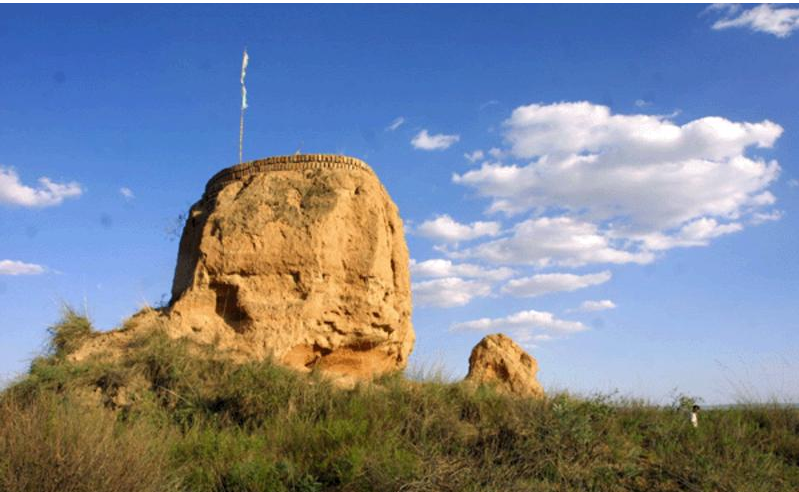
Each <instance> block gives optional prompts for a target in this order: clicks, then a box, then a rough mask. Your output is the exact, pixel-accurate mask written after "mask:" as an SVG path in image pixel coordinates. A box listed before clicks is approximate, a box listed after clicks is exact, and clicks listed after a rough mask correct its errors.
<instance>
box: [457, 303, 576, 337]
mask: <svg viewBox="0 0 799 492" xmlns="http://www.w3.org/2000/svg"><path fill="white" fill-rule="evenodd" d="M586 329H588V328H587V327H586V326H585V325H584V324H582V323H580V322H578V321H566V320H562V319H558V318H556V317H555V316H554V315H553V314H552V313H548V312H545V311H535V310H532V309H531V310H529V311H520V312H518V313H515V314H511V315H509V316H505V317H504V318H481V319H476V320H473V321H466V322H463V323H455V324H454V325H452V327H451V330H453V331H460V330H470V331H511V332H513V333H515V334H516V336H517V337H518V338H519V339H521V340H530V339H531V338H532V336H533V331H535V330H548V331H553V332H557V333H573V332H578V331H584V330H586Z"/></svg>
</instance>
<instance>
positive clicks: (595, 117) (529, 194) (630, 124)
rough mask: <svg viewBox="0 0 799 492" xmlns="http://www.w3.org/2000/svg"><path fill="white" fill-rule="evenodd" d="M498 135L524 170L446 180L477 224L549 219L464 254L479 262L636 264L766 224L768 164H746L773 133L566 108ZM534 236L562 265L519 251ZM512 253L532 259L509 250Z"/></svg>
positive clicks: (751, 126)
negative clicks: (475, 202)
mask: <svg viewBox="0 0 799 492" xmlns="http://www.w3.org/2000/svg"><path fill="white" fill-rule="evenodd" d="M504 127H505V139H506V141H507V143H508V145H509V150H508V154H510V157H511V158H515V159H517V160H523V161H526V164H506V163H503V162H502V156H500V157H499V160H497V161H494V162H485V163H483V165H482V166H481V167H480V168H479V169H474V170H471V171H469V172H466V173H463V174H460V175H459V174H455V175H454V176H453V181H454V182H455V183H458V184H461V185H464V186H469V187H472V188H474V189H475V190H477V192H478V193H479V194H480V195H482V196H485V197H488V198H490V199H491V205H490V207H489V209H488V212H489V213H494V212H504V213H506V214H509V215H513V214H518V213H521V212H526V211H532V212H533V213H534V214H535V215H538V216H541V215H549V216H552V215H553V214H554V215H556V217H554V218H550V219H531V220H529V221H526V222H522V223H520V224H518V225H517V234H516V237H514V238H510V239H503V240H498V241H497V242H495V243H493V244H489V245H486V246H484V247H483V248H482V249H477V250H474V251H472V252H473V253H478V254H479V255H480V256H485V257H493V258H494V259H495V260H501V259H502V257H506V258H507V259H513V258H517V259H518V258H520V257H524V258H526V259H527V260H528V261H527V262H532V263H535V262H537V261H538V260H541V259H546V258H551V259H554V260H556V259H557V258H558V257H559V256H566V257H569V256H571V258H564V261H562V263H564V264H569V263H571V264H574V265H577V264H585V263H591V262H609V263H626V262H638V263H645V262H647V261H651V255H648V254H647V253H651V250H663V249H668V248H669V247H680V246H694V245H705V244H708V240H709V239H712V238H714V237H718V236H720V235H723V234H728V233H730V232H736V231H738V230H741V228H742V226H741V223H742V221H745V219H746V218H747V217H751V216H752V215H753V214H755V213H768V211H767V210H764V209H767V208H768V207H769V206H771V205H773V204H774V202H775V197H774V196H773V195H772V194H771V192H770V191H769V190H768V188H769V186H770V185H771V184H773V183H774V182H775V180H776V179H777V178H778V176H779V172H780V166H779V164H778V163H777V162H776V161H765V160H763V159H760V158H757V157H753V156H751V155H748V151H749V150H750V149H752V148H769V147H772V146H773V145H774V142H775V141H776V140H777V139H778V138H779V137H780V135H781V134H782V131H783V129H782V127H781V126H780V125H778V124H776V123H773V122H771V121H768V120H764V121H761V122H756V123H750V122H733V121H729V120H727V119H724V118H720V117H706V118H700V119H697V120H694V121H690V122H688V123H685V124H682V125H678V124H676V123H674V122H672V121H671V120H670V119H669V117H666V116H657V115H640V114H638V115H617V114H612V113H611V111H610V109H609V108H607V107H606V106H600V105H595V104H591V103H588V102H572V103H569V102H566V103H557V104H550V105H539V104H531V105H528V106H522V107H519V108H517V109H516V110H514V111H513V113H512V114H511V116H510V118H508V119H507V120H506V121H505V123H504ZM544 226H546V227H547V228H555V229H558V230H561V232H562V233H563V234H557V235H556V237H557V238H559V240H558V241H557V244H555V245H553V247H552V248H550V249H553V250H555V251H554V253H557V252H558V251H560V252H563V253H564V254H563V255H560V254H551V255H550V254H549V253H547V252H544V251H542V250H543V249H546V248H543V247H542V246H537V245H535V244H532V242H531V241H529V240H525V238H528V237H529V236H531V235H532V236H535V237H540V236H541V232H542V231H540V230H539V229H542V228H543V227H544ZM577 237H580V238H582V239H584V240H586V241H588V243H585V242H583V241H576V240H574V239H575V238H577ZM570 239H572V240H570ZM549 242H550V243H552V242H553V241H552V240H549ZM520 243H523V244H524V246H525V247H527V246H529V247H530V248H532V250H533V253H529V252H528V253H523V252H522V251H520V250H519V248H513V246H514V245H517V246H519V245H520ZM569 251H574V252H576V253H579V254H577V255H576V256H573V255H571V254H569ZM543 263H546V261H543Z"/></svg>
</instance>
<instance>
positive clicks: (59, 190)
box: [0, 167, 83, 207]
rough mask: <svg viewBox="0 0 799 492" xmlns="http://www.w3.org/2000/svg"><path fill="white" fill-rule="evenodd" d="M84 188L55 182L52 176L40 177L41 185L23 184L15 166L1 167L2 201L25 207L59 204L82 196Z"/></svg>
mask: <svg viewBox="0 0 799 492" xmlns="http://www.w3.org/2000/svg"><path fill="white" fill-rule="evenodd" d="M81 193H83V189H82V188H81V186H80V185H79V184H78V183H75V182H71V183H64V184H62V183H55V182H53V181H51V180H50V178H47V177H42V178H39V186H38V187H37V188H32V187H30V186H27V185H24V184H22V182H21V181H20V180H19V175H17V173H16V171H14V169H13V168H4V167H0V203H6V204H10V205H20V206H23V207H48V206H51V205H58V204H60V203H61V202H62V201H64V199H65V198H72V197H77V196H80V195H81Z"/></svg>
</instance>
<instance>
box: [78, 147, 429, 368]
mask: <svg viewBox="0 0 799 492" xmlns="http://www.w3.org/2000/svg"><path fill="white" fill-rule="evenodd" d="M144 316H145V318H148V317H153V316H155V317H156V318H157V319H158V321H159V322H160V323H161V324H162V325H163V329H164V330H165V332H166V333H167V334H168V335H169V336H171V337H175V338H179V337H188V338H190V339H192V340H195V341H198V342H201V343H215V344H216V345H217V346H218V347H219V349H220V350H222V351H223V352H225V353H229V354H230V355H231V357H233V358H235V359H237V360H240V361H243V360H263V359H265V358H272V359H273V360H274V361H275V362H277V363H279V364H283V365H286V366H288V367H291V368H294V369H299V370H302V371H307V370H310V369H312V368H318V369H320V370H322V371H323V372H325V373H327V374H329V375H332V376H335V377H338V378H339V379H341V380H342V381H350V382H352V381H353V380H356V379H370V378H372V377H374V376H378V375H381V374H385V373H389V372H392V371H396V370H399V369H402V368H403V367H405V365H406V364H407V359H408V355H409V354H410V352H411V349H412V348H413V342H414V332H413V327H412V326H411V292H410V276H409V271H408V249H407V246H406V244H405V238H404V233H403V227H402V220H401V219H400V216H399V213H398V210H397V207H396V205H395V204H394V203H393V201H392V200H391V198H390V196H389V195H388V192H387V191H386V190H385V188H384V187H383V186H382V184H381V183H380V181H379V180H378V178H377V176H376V174H375V173H374V171H372V169H371V168H370V167H369V166H368V165H367V164H366V163H364V162H363V161H360V160H358V159H355V158H352V157H346V156H337V155H320V154H310V155H294V156H280V157H271V158H268V159H263V160H257V161H252V162H247V163H243V164H239V165H236V166H233V167H231V168H228V169H225V170H223V171H221V172H219V173H218V174H216V175H215V176H214V177H212V178H211V180H210V181H209V182H208V185H207V186H206V189H205V193H204V194H203V196H202V198H201V199H200V200H199V201H198V202H197V203H195V204H194V205H193V206H192V207H191V210H190V211H189V214H188V216H187V219H186V224H185V226H184V229H183V235H182V237H181V241H180V249H179V253H178V261H177V267H176V269H175V278H174V282H173V286H172V300H171V302H170V304H169V306H168V307H167V308H166V309H164V310H163V311H162V312H160V313H149V314H146V315H144ZM144 324H151V323H149V322H148V323H144ZM138 325H141V323H138ZM115 336H121V335H115V334H112V335H110V337H112V338H113V337H115ZM107 343H108V340H97V341H92V342H90V343H89V345H87V347H86V349H85V350H84V351H82V352H79V353H78V354H77V355H76V356H75V357H77V358H82V357H85V356H87V355H89V354H91V353H96V352H97V351H98V350H99V351H103V350H106V348H107V347H103V346H102V345H103V344H107Z"/></svg>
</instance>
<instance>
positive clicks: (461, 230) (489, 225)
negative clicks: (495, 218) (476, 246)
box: [416, 215, 500, 243]
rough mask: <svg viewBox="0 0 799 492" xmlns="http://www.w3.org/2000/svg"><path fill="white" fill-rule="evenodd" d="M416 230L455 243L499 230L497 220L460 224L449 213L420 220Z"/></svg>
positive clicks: (435, 238)
mask: <svg viewBox="0 0 799 492" xmlns="http://www.w3.org/2000/svg"><path fill="white" fill-rule="evenodd" d="M416 231H417V232H418V233H419V234H421V235H422V236H425V237H428V238H430V239H433V240H436V241H443V242H447V243H457V242H460V241H469V240H471V239H476V238H478V237H482V236H496V235H497V234H499V232H500V224H499V222H480V221H478V222H472V223H471V224H461V223H459V222H457V221H455V220H453V219H452V217H450V216H449V215H439V216H438V217H436V218H435V219H433V220H426V221H424V222H422V223H421V224H420V225H419V227H417V228H416Z"/></svg>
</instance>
